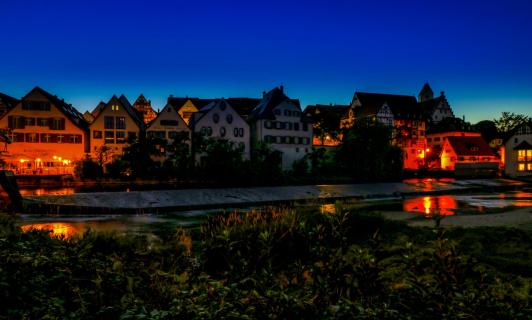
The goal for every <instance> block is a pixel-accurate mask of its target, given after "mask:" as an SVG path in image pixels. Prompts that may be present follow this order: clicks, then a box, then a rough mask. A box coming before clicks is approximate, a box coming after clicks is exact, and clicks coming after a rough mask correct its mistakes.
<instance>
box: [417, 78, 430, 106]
mask: <svg viewBox="0 0 532 320" xmlns="http://www.w3.org/2000/svg"><path fill="white" fill-rule="evenodd" d="M431 99H434V92H433V91H432V89H431V88H430V85H429V83H428V82H425V85H424V86H423V88H422V89H421V91H419V95H418V101H419V102H423V101H427V100H431Z"/></svg>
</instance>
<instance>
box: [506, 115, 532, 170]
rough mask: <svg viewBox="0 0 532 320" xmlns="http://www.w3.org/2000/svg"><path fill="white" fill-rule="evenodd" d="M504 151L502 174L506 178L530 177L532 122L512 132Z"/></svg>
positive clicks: (531, 168) (531, 166) (531, 164)
mask: <svg viewBox="0 0 532 320" xmlns="http://www.w3.org/2000/svg"><path fill="white" fill-rule="evenodd" d="M504 150H505V151H504V156H505V161H504V172H505V173H506V174H507V175H508V176H510V177H532V121H528V122H526V123H523V124H521V125H519V126H517V128H515V129H514V130H513V131H512V135H511V137H510V138H509V139H508V140H507V141H506V143H505V147H504Z"/></svg>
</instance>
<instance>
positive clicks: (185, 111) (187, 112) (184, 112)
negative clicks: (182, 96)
mask: <svg viewBox="0 0 532 320" xmlns="http://www.w3.org/2000/svg"><path fill="white" fill-rule="evenodd" d="M177 108H179V106H177ZM194 112H198V108H196V106H195V105H194V104H193V103H192V101H190V100H187V102H185V104H184V105H183V106H182V107H181V108H180V109H179V115H180V116H181V118H183V120H185V123H186V124H187V125H188V124H190V118H191V116H192V113H194Z"/></svg>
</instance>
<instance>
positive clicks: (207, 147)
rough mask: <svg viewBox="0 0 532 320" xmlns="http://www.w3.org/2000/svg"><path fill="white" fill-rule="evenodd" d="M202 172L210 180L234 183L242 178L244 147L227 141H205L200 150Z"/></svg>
mask: <svg viewBox="0 0 532 320" xmlns="http://www.w3.org/2000/svg"><path fill="white" fill-rule="evenodd" d="M199 151H200V152H201V153H200V154H201V163H200V166H201V168H200V169H201V172H202V174H204V175H205V176H206V177H207V178H209V179H215V180H221V181H232V180H231V179H233V180H235V179H236V180H238V179H239V178H240V177H242V170H243V168H244V158H243V157H242V154H243V152H244V146H243V145H240V144H236V143H234V142H232V141H229V140H225V139H212V138H210V139H205V143H204V144H203V146H202V148H201V149H200V150H199Z"/></svg>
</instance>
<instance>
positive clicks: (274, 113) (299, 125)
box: [249, 86, 312, 170]
mask: <svg viewBox="0 0 532 320" xmlns="http://www.w3.org/2000/svg"><path fill="white" fill-rule="evenodd" d="M249 122H250V127H251V132H252V139H253V140H255V141H264V142H266V143H268V144H269V145H270V146H271V147H272V148H273V149H274V150H277V151H280V152H281V154H282V168H283V170H288V169H291V168H292V165H293V163H294V161H297V160H300V159H302V158H303V157H304V156H305V155H306V154H308V153H310V152H311V151H312V122H311V120H310V118H308V117H307V116H305V114H304V113H303V112H302V110H301V106H300V104H299V100H295V99H290V98H288V97H287V96H286V95H285V93H284V88H283V87H282V86H280V87H276V88H274V89H272V90H271V91H269V92H267V93H264V94H263V98H262V100H261V101H260V102H259V104H258V105H257V106H256V107H255V108H254V109H253V111H252V112H251V114H250V117H249Z"/></svg>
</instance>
